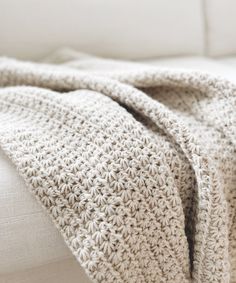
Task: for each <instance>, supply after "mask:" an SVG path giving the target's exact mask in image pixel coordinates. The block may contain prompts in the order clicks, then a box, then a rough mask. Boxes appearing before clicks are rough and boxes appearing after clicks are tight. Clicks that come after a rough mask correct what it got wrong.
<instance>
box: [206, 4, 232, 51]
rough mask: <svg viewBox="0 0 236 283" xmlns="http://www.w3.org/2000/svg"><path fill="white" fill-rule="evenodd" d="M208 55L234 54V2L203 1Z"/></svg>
mask: <svg viewBox="0 0 236 283" xmlns="http://www.w3.org/2000/svg"><path fill="white" fill-rule="evenodd" d="M205 9H206V28H207V33H208V48H207V49H208V55H211V56H221V55H231V54H236V1H235V0H205Z"/></svg>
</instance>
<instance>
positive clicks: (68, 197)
mask: <svg viewBox="0 0 236 283" xmlns="http://www.w3.org/2000/svg"><path fill="white" fill-rule="evenodd" d="M73 56H74V57H73V60H72V59H71V60H70V63H67V62H63V60H61V65H46V64H39V63H26V62H20V61H16V60H12V59H7V58H2V59H1V60H0V86H1V88H0V121H1V123H0V145H1V147H2V148H3V149H4V150H5V152H6V153H7V154H8V156H9V157H10V158H11V159H12V160H13V162H14V163H15V165H16V167H17V169H18V170H19V172H20V174H21V175H22V177H23V178H24V180H25V181H26V183H27V185H28V187H29V188H30V191H31V192H32V193H33V194H34V195H35V196H36V197H37V199H38V200H39V202H40V203H41V205H42V206H43V207H44V208H45V209H46V210H47V212H48V213H49V215H50V216H51V218H52V219H53V222H54V223H55V224H56V226H57V228H58V229H59V231H60V232H61V234H62V235H63V238H64V240H65V241H66V243H67V245H68V246H69V248H70V249H71V251H72V252H73V254H74V255H75V257H76V258H77V259H78V261H79V262H80V264H81V265H82V266H83V267H84V269H85V271H86V273H87V274H88V275H89V277H90V278H91V280H92V281H93V282H107V283H111V282H112V283H113V282H117V283H118V282H119V283H121V282H122V283H123V282H128V283H132V282H135V283H141V282H142V283H143V282H145V283H146V282H148V283H149V282H155V283H158V282H175V283H179V282H181V283H184V282H199V283H211V282H212V283H213V282H214V283H215V282H222V283H223V282H231V283H235V282H236V174H235V173H236V169H235V168H236V153H235V151H236V150H235V149H236V126H235V125H236V113H235V109H236V88H235V86H233V85H231V84H230V83H229V82H227V81H224V80H221V79H219V78H213V77H211V76H209V75H206V74H201V73H197V72H183V71H168V70H163V69H160V70H159V69H156V68H151V67H146V66H141V65H138V64H127V63H126V64H125V65H123V63H115V62H112V61H105V60H104V61H103V60H101V59H97V58H89V57H86V58H83V59H81V58H80V60H77V59H76V58H75V57H76V56H75V55H73ZM66 60H69V58H66ZM63 63H64V66H63ZM81 64H82V65H81ZM110 68H111V69H112V70H111V71H109V70H108V69H110ZM80 69H83V70H80Z"/></svg>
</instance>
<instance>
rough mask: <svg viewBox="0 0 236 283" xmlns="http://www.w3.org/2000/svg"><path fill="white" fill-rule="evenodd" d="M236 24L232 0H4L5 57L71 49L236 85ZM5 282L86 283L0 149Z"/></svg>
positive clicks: (0, 29) (0, 256)
mask: <svg viewBox="0 0 236 283" xmlns="http://www.w3.org/2000/svg"><path fill="white" fill-rule="evenodd" d="M235 27H236V1H235V0H178V1H173V0H146V1H144V0H143V1H141V0H140V1H139V0H119V1H115V0H109V1H107V0H50V1H49V0H48V1H46V0H21V1H16V0H0V55H3V56H13V57H17V58H20V59H25V60H31V59H39V58H42V57H44V56H46V55H47V54H48V53H50V52H51V51H53V50H54V49H56V48H58V47H61V46H70V47H73V48H75V49H77V50H80V51H83V52H88V53H92V54H96V55H101V56H105V57H112V58H119V59H135V60H139V61H142V62H144V63H145V64H152V65H156V66H159V67H162V66H164V67H170V68H185V69H198V70H203V71H205V72H206V71H207V72H210V73H213V74H215V75H220V76H223V77H225V78H227V79H229V80H231V81H233V82H235V83H236V30H235ZM22 227H24V229H22ZM0 282H1V283H41V282H43V283H65V282H68V283H75V282H77V283H78V282H79V283H86V282H89V279H88V278H87V277H86V275H85V274H84V272H83V270H82V268H80V266H79V264H77V263H76V261H75V259H74V258H73V256H72V254H71V253H70V251H69V250H68V248H67V247H66V245H65V244H64V242H63V240H62V238H61V236H60V235H59V233H58V232H57V230H56V228H54V227H53V226H52V224H51V220H50V219H49V218H48V216H47V215H46V214H45V212H44V211H43V210H42V209H41V207H40V206H39V205H38V203H37V202H36V200H35V199H34V197H33V196H31V195H30V194H29V192H28V190H27V188H26V187H25V184H24V182H23V181H22V180H21V178H20V177H19V176H18V174H17V173H16V171H15V168H14V166H13V165H12V164H11V163H10V161H9V160H8V159H7V157H6V156H5V155H4V153H3V152H2V151H0Z"/></svg>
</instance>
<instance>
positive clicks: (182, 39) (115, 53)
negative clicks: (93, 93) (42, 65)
mask: <svg viewBox="0 0 236 283" xmlns="http://www.w3.org/2000/svg"><path fill="white" fill-rule="evenodd" d="M39 3H40V5H39ZM36 6H37V9H35V7H36ZM0 15H1V17H0V26H1V27H6V28H0V38H1V44H0V54H3V55H7V56H16V57H17V58H24V59H28V60H29V59H32V58H34V59H35V58H40V57H42V56H45V55H47V54H48V53H49V52H52V50H54V49H56V48H58V46H65V45H67V46H71V47H74V48H77V49H79V50H83V51H86V52H90V53H92V54H96V55H100V56H106V57H109V56H110V57H113V58H122V59H124V58H127V59H141V58H154V57H159V56H175V55H186V54H188V55H192V54H203V52H204V47H205V34H204V32H205V30H204V10H203V6H202V1H201V0H178V1H177V2H176V1H172V0H146V1H139V3H137V1H136V0H119V1H114V0H113V1H107V0H99V1H94V0H86V1H84V0H60V1H58V0H50V1H47V0H42V1H40V2H39V1H37V0H21V1H15V0H1V1H0ZM25 15H27V17H26V16H25ZM88 15H89V16H88ZM45 31H47V32H45ZM186 42H187V43H186Z"/></svg>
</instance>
